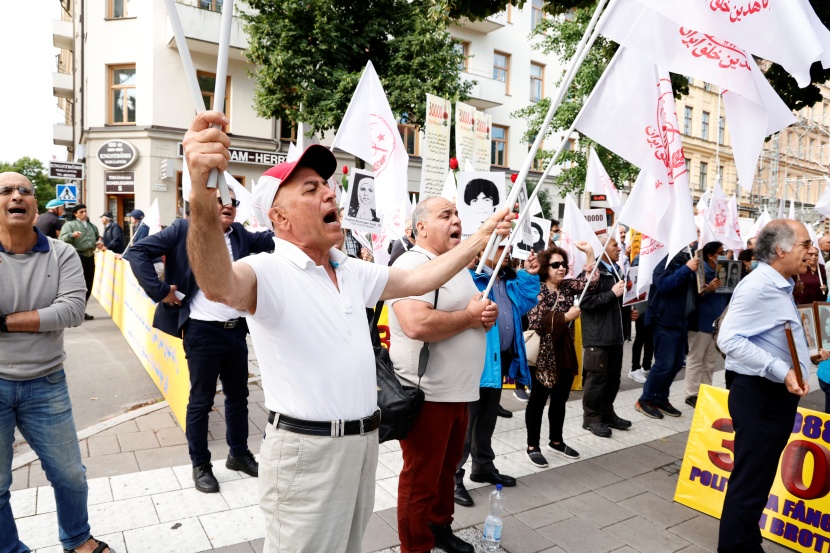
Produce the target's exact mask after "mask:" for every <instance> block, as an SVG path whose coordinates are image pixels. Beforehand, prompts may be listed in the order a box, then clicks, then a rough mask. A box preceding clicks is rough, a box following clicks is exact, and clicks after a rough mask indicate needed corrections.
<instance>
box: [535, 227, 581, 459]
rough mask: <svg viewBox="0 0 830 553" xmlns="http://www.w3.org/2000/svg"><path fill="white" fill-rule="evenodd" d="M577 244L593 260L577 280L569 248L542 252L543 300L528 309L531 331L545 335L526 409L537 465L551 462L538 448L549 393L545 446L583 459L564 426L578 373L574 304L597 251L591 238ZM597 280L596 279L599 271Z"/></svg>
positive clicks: (541, 343) (577, 311) (540, 298)
mask: <svg viewBox="0 0 830 553" xmlns="http://www.w3.org/2000/svg"><path fill="white" fill-rule="evenodd" d="M575 246H576V247H577V248H578V249H579V250H580V251H582V252H584V253H585V255H586V256H587V258H588V261H587V262H586V264H585V266H584V267H583V272H582V273H581V274H580V275H579V276H578V277H576V278H565V275H567V273H568V254H567V252H565V250H563V249H561V248H559V247H557V246H552V247H551V248H548V249H547V250H545V251H543V252H541V253H540V254H539V265H540V267H541V269H540V270H539V278H540V279H541V280H542V287H541V291H540V293H539V303H538V304H537V305H536V307H534V308H533V309H532V310H531V311H530V313H528V320H529V322H530V324H529V328H530V330H535V331H536V332H537V333H538V334H539V336H540V343H539V355H538V357H537V358H536V367H535V368H534V369H533V370H531V371H530V377H531V381H532V383H533V387H532V388H531V389H532V390H533V393H532V394H530V401H529V402H528V404H527V410H526V411H525V425H526V426H527V456H528V458H529V459H530V462H531V463H533V464H534V465H536V466H537V467H547V466H548V461H547V459H545V456H544V455H542V452H541V450H540V449H539V438H540V434H541V431H542V415H543V413H544V410H545V403H547V401H548V397H550V407H549V409H548V422H549V423H550V430H549V433H548V438H549V442H548V444H547V445H546V446H545V448H546V449H547V450H548V451H550V452H553V453H556V454H559V455H562V456H563V457H566V458H568V459H578V458H579V453H577V452H576V451H575V450H574V449H572V448H570V447H568V446H567V445H566V444H565V442H564V440H563V439H562V426H563V424H564V422H565V403H566V402H567V401H568V396H569V395H570V393H571V386H572V385H573V380H574V376H576V374H577V372H578V361H577V357H576V349H575V348H574V328H573V324H572V323H573V321H575V320H576V319H577V318H579V314H580V312H579V308H578V307H575V306H574V298H576V297H578V296H579V295H580V294H581V293H582V290H583V289H584V288H585V285H586V284H587V274H588V273H590V272H591V270H592V269H593V266H594V251H593V249H592V248H591V246H590V245H589V244H588V242H576V244H575ZM594 278H595V279H596V278H597V275H596V274H595V275H594Z"/></svg>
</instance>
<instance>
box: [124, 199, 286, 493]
mask: <svg viewBox="0 0 830 553" xmlns="http://www.w3.org/2000/svg"><path fill="white" fill-rule="evenodd" d="M233 195H234V194H233V191H231V196H232V197H233ZM216 201H217V209H218V211H219V213H220V220H221V224H222V231H223V232H224V235H225V245H226V246H227V248H228V255H229V257H231V258H232V259H233V260H234V261H236V260H237V259H241V258H243V257H247V256H248V255H250V254H254V253H262V252H271V251H273V249H274V234H273V233H272V232H271V231H266V232H259V233H257V232H248V231H247V230H245V227H243V226H242V225H241V224H240V223H235V222H234V218H235V216H236V207H237V206H238V205H239V204H238V202H237V200H236V198H233V199H232V202H231V203H230V204H228V205H222V200H221V198H220V197H219V193H218V192H217V193H216ZM189 228H190V227H189V221H187V220H185V219H177V220H176V221H174V222H173V224H172V225H170V226H169V227H167V228H165V229H163V230H162V231H161V232H158V233H156V234H153V235H150V236H148V237H146V238H144V239H142V240H141V241H139V242H136V243H134V244H133V245H132V246H131V247H130V249H129V250H127V253H126V254H125V255H124V258H125V259H126V260H127V261H129V262H130V267H131V268H132V270H133V274H135V277H136V279H138V283H139V284H140V285H141V287H142V288H143V289H144V291H145V292H146V293H147V295H148V296H150V299H152V300H153V301H156V302H158V305H157V306H156V314H155V316H154V317H153V327H155V328H158V329H159V330H161V331H163V332H166V333H167V334H170V335H172V336H177V337H181V338H182V339H183V341H184V351H185V354H186V355H187V368H188V370H189V372H190V398H189V400H188V403H187V430H186V432H185V436H186V437H187V447H188V452H189V453H190V460H191V462H192V463H193V481H194V483H195V487H196V489H197V490H199V491H200V492H204V493H216V492H218V491H219V483H218V481H217V480H216V478H215V477H214V475H213V470H212V465H211V464H210V451H209V450H208V443H207V437H208V415H209V414H210V411H211V409H212V408H213V398H214V395H215V394H216V381H217V379H219V380H221V381H222V391H223V393H224V395H225V425H226V427H227V432H226V440H227V442H228V446H229V447H230V452H229V454H228V459H227V461H226V463H225V466H226V467H227V468H229V469H231V470H239V471H242V472H244V473H245V474H248V475H250V476H258V474H259V465H258V463H257V462H256V460H255V459H254V456H253V454H252V453H251V452H250V451H249V450H248V346H247V343H246V342H245V336H246V334H247V333H248V326H247V324H246V322H245V319H244V318H242V317H240V316H239V312H238V311H237V310H236V309H233V308H231V307H228V306H227V305H223V304H221V303H217V302H213V301H210V300H209V299H207V297H205V295H204V293H203V292H202V291H201V290H200V289H199V285H198V284H197V283H196V278H195V277H194V276H193V271H192V270H191V268H190V262H189V261H188V258H187V232H188V229H189ZM162 255H163V256H165V258H166V262H165V270H164V282H162V281H160V280H159V279H158V277H157V276H156V270H155V268H154V267H153V260H154V259H155V258H158V257H160V256H162Z"/></svg>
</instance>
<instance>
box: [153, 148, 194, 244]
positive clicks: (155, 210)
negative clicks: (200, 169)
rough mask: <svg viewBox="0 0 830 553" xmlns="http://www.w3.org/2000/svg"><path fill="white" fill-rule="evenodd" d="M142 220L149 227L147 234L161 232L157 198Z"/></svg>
mask: <svg viewBox="0 0 830 553" xmlns="http://www.w3.org/2000/svg"><path fill="white" fill-rule="evenodd" d="M185 165H187V164H185ZM188 197H189V196H188ZM142 222H143V223H144V224H145V225H147V226H148V227H149V228H150V232H149V233H148V235H149V236H152V235H154V234H156V233H157V232H161V212H160V211H159V199H158V198H156V199H155V200H153V203H152V204H151V205H150V209H148V210H147V214H146V215H145V216H144V221H142Z"/></svg>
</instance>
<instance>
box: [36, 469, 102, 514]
mask: <svg viewBox="0 0 830 553" xmlns="http://www.w3.org/2000/svg"><path fill="white" fill-rule="evenodd" d="M86 483H87V486H88V487H89V494H88V495H87V500H86V504H87V506H89V505H100V504H101V503H109V502H110V501H112V489H111V488H110V479H109V478H108V477H106V476H104V477H102V478H91V479H89V480H87V481H86ZM56 510H57V507H56V505H55V492H54V491H53V490H52V487H51V486H41V487H39V488H37V513H38V514H39V515H40V514H43V513H54V512H55V511H56Z"/></svg>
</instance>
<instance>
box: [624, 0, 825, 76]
mask: <svg viewBox="0 0 830 553" xmlns="http://www.w3.org/2000/svg"><path fill="white" fill-rule="evenodd" d="M640 2H642V3H643V4H645V5H646V6H648V7H650V8H652V9H654V10H657V11H659V12H660V13H661V14H663V15H664V16H666V17H668V18H669V19H672V20H673V21H675V22H676V23H678V24H679V25H682V26H684V27H686V28H692V29H695V30H697V31H700V32H703V33H708V34H711V35H714V36H716V37H719V38H720V39H721V40H722V41H729V42H730V43H732V44H736V45H737V46H738V47H740V48H743V49H745V50H747V51H748V52H750V53H752V54H755V55H756V56H759V57H761V58H764V59H766V60H769V61H772V62H775V63H778V64H780V65H781V66H783V67H784V69H786V70H787V72H789V73H790V74H792V76H793V77H795V80H796V81H797V82H798V86H800V87H805V86H807V85H809V84H810V66H811V65H812V64H813V62H816V61H821V62H822V65H823V66H824V68H825V69H828V68H830V31H828V30H827V29H826V28H825V27H824V26H823V25H822V24H821V22H820V20H819V19H818V17H817V16H816V14H815V12H814V11H813V8H812V6H810V2H809V0H757V1H754V2H753V1H749V0H685V1H683V2H682V4H683V5H682V8H681V6H680V2H679V1H678V0H640Z"/></svg>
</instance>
